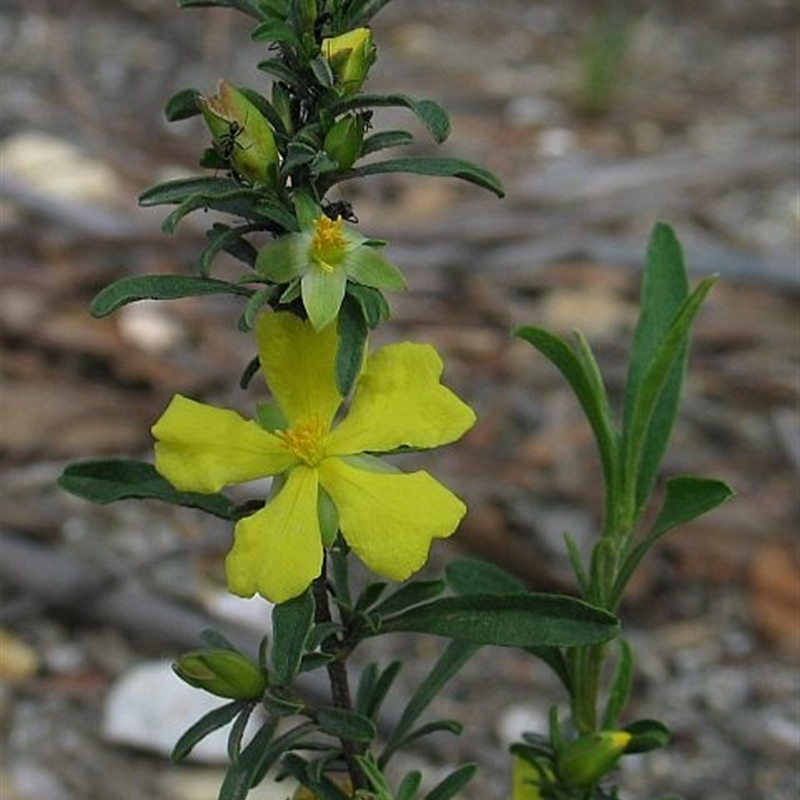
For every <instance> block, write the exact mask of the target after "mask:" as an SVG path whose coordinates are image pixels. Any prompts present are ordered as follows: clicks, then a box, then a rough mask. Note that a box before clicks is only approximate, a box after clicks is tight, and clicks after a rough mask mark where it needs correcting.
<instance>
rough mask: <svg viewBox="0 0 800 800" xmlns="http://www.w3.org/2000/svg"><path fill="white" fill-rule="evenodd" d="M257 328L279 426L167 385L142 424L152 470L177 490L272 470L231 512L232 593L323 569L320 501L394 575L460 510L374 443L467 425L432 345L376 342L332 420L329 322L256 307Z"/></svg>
mask: <svg viewBox="0 0 800 800" xmlns="http://www.w3.org/2000/svg"><path fill="white" fill-rule="evenodd" d="M256 339H257V342H258V350H259V356H260V360H261V369H262V371H263V373H264V377H265V379H266V383H267V386H268V387H269V389H270V391H271V393H272V396H273V398H274V400H275V402H276V404H277V407H278V410H279V412H280V415H281V416H282V417H283V419H284V423H282V424H281V425H280V426H277V427H276V428H274V429H272V430H267V429H266V428H265V427H262V426H261V425H259V424H258V423H256V422H251V421H248V420H245V419H244V418H243V417H241V416H240V415H239V414H237V413H236V412H234V411H230V410H227V409H220V408H215V407H213V406H209V405H205V404H203V403H198V402H195V401H194V400H190V399H188V398H186V397H183V396H181V395H176V396H175V397H174V398H173V399H172V401H171V403H170V404H169V406H168V407H167V409H166V411H165V412H164V414H163V415H162V416H161V418H160V419H159V420H158V421H157V422H156V424H155V425H154V426H153V436H154V437H155V439H156V445H155V453H156V469H157V470H158V472H159V473H160V474H161V475H163V476H164V477H165V478H166V479H167V480H168V481H170V483H172V484H173V486H175V488H176V489H179V490H181V491H195V492H207V493H211V492H217V491H219V490H220V489H222V488H223V487H224V486H226V485H229V484H232V483H241V482H244V481H249V480H253V479H256V478H261V477H265V476H268V475H271V476H279V477H278V478H277V479H276V486H277V491H276V492H273V493H271V496H270V497H269V498H268V500H267V503H266V504H265V506H264V507H263V508H262V509H260V510H259V511H257V512H256V513H254V514H252V515H251V516H249V517H245V518H243V519H241V520H239V521H238V522H237V523H236V529H235V532H234V545H233V548H232V549H231V551H230V553H229V554H228V556H227V558H226V561H225V568H226V573H227V579H228V587H229V589H230V591H231V592H233V593H234V594H237V595H241V596H243V597H250V596H252V595H253V594H255V593H256V592H257V593H259V594H261V595H263V596H264V597H266V598H267V599H269V600H271V601H273V602H275V603H282V602H284V601H286V600H289V599H291V598H292V597H295V596H297V595H299V594H301V593H302V592H303V591H304V590H305V589H306V587H307V586H308V585H309V584H310V583H311V582H312V581H313V580H314V579H315V578H316V577H317V576H318V575H319V574H320V570H321V567H322V553H323V539H324V540H325V542H324V543H325V544H328V543H330V542H329V538H330V537H331V534H330V533H329V532H328V531H327V530H326V528H327V527H328V525H327V524H325V519H326V517H327V518H328V519H330V513H331V507H332V508H333V509H335V511H334V517H335V520H336V525H337V526H338V529H339V530H340V531H341V533H342V536H343V537H344V539H345V540H346V541H347V543H348V545H349V546H350V547H351V548H352V549H353V551H354V552H355V553H356V554H357V555H358V557H359V558H360V559H361V560H362V561H363V562H364V563H365V564H366V565H367V566H368V567H369V568H370V569H371V570H373V571H374V572H376V573H379V574H380V575H383V576H384V577H387V578H390V579H392V580H398V581H399V580H405V579H406V578H408V577H409V576H410V575H411V574H412V573H413V572H415V571H416V570H418V569H419V568H420V567H421V566H422V565H423V564H424V563H425V561H426V559H427V556H428V551H429V549H430V545H431V542H432V540H433V539H437V538H443V537H446V536H449V535H450V534H451V533H453V531H454V530H455V529H456V527H457V525H458V523H459V522H460V520H461V518H462V517H463V515H464V513H465V511H466V507H465V506H464V504H463V503H462V502H461V500H459V499H458V498H457V497H456V496H455V495H454V494H452V493H451V492H450V491H449V490H448V489H446V488H445V487H444V486H442V485H441V484H440V483H439V482H438V481H436V480H435V479H434V478H433V477H431V475H429V474H428V473H427V472H424V471H419V472H413V473H402V472H400V471H398V470H396V469H394V468H393V467H390V466H388V465H385V464H383V463H381V462H380V461H378V460H377V459H375V458H373V457H372V456H371V454H372V453H376V452H377V453H380V452H384V453H385V452H389V451H392V450H395V449H397V448H399V447H402V446H408V447H414V448H431V447H437V446H439V445H442V444H447V443H448V442H452V441H455V440H456V439H458V438H459V437H460V436H462V435H463V434H464V433H465V432H466V431H467V430H468V429H469V428H470V427H472V425H473V424H474V422H475V415H474V413H473V411H472V409H470V408H469V406H467V405H466V404H465V403H463V402H462V401H461V400H460V399H459V398H458V397H457V396H456V395H455V394H453V393H452V392H451V391H450V390H449V389H447V388H446V387H445V386H443V385H442V384H441V383H440V377H441V374H442V361H441V359H440V358H439V356H438V354H437V353H436V351H435V350H434V349H433V348H432V347H430V346H429V345H420V344H412V343H410V342H401V343H398V344H390V345H387V346H385V347H382V348H380V349H378V350H376V351H375V352H373V353H372V354H370V355H369V356H368V357H367V358H366V359H365V363H364V366H363V368H362V371H361V374H360V376H359V378H358V380H357V382H356V386H355V392H354V395H353V399H352V402H351V403H350V407H349V410H348V412H347V414H346V415H344V417H343V418H341V419H339V418H338V416H337V414H338V412H339V411H340V408H341V405H342V402H343V398H342V397H341V396H340V395H339V393H338V391H337V389H336V382H335V376H334V364H335V357H336V348H337V333H336V326H335V325H330V326H328V327H327V328H325V329H323V330H322V331H320V332H317V331H315V330H314V328H313V327H312V325H311V324H310V323H309V322H307V321H302V320H300V319H299V318H298V317H296V316H295V315H293V314H290V313H288V312H279V313H267V314H263V315H262V316H261V317H260V318H259V319H258V321H257V324H256ZM321 519H322V520H323V525H322V526H321V521H320V520H321ZM333 535H335V530H334V533H333Z"/></svg>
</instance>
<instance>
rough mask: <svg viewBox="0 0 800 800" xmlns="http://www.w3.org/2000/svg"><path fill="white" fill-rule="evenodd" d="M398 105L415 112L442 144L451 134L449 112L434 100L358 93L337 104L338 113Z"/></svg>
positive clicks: (432, 135)
mask: <svg viewBox="0 0 800 800" xmlns="http://www.w3.org/2000/svg"><path fill="white" fill-rule="evenodd" d="M387 106H397V107H401V108H407V109H408V110H409V111H411V112H412V113H414V114H415V115H416V116H417V118H418V119H419V121H420V122H422V124H423V125H424V126H425V127H426V129H427V130H428V133H429V134H430V135H431V138H432V139H433V140H434V141H435V142H436V143H437V144H441V143H442V142H444V141H445V140H446V139H447V137H448V136H449V135H450V118H449V117H448V116H447V112H446V111H445V110H444V109H443V108H442V107H441V106H440V105H439V104H438V103H437V102H435V101H433V100H415V99H414V98H413V97H409V96H408V95H405V94H366V93H364V94H357V95H355V96H353V97H350V98H348V99H347V100H344V101H343V102H341V103H338V104H336V106H334V108H333V113H335V114H336V115H338V114H340V113H342V112H344V111H349V110H351V109H353V108H382V107H387Z"/></svg>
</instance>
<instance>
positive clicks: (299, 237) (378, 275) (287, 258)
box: [256, 211, 406, 331]
mask: <svg viewBox="0 0 800 800" xmlns="http://www.w3.org/2000/svg"><path fill="white" fill-rule="evenodd" d="M380 244H381V243H380V242H376V241H374V240H370V239H366V238H364V237H363V236H361V235H360V234H358V233H356V232H355V231H354V230H353V229H352V228H349V227H347V226H345V224H344V221H343V220H342V218H341V217H339V218H338V219H335V220H332V219H330V218H329V217H327V216H326V215H325V214H323V213H321V211H320V213H319V214H318V215H317V216H316V217H315V218H314V219H312V220H306V221H305V223H304V227H303V230H301V231H300V233H291V234H288V235H286V236H282V237H281V238H280V239H278V240H277V241H276V242H273V243H271V244H268V245H266V246H265V247H263V248H262V249H261V250H260V251H259V253H258V257H257V260H256V270H257V271H258V272H259V274H260V275H263V276H264V277H265V278H268V279H269V280H271V281H274V282H275V283H289V282H291V281H293V280H296V279H299V280H300V295H301V297H302V299H303V306H304V308H305V310H306V313H307V314H308V318H309V319H310V320H311V324H312V325H313V326H314V328H315V329H316V330H318V331H320V330H322V329H323V328H325V327H326V326H328V325H330V324H331V322H333V321H334V320H335V319H336V317H337V315H338V314H339V309H340V308H341V305H342V300H343V299H344V295H345V292H346V290H347V281H348V280H350V281H352V282H354V283H360V284H363V285H364V286H371V287H373V288H375V289H381V290H384V289H386V290H401V289H405V287H406V282H405V279H404V278H403V276H402V274H401V273H400V270H398V269H397V267H396V266H395V265H394V264H392V263H391V261H389V259H388V258H386V256H384V255H383V253H381V252H380Z"/></svg>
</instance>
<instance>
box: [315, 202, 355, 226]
mask: <svg viewBox="0 0 800 800" xmlns="http://www.w3.org/2000/svg"><path fill="white" fill-rule="evenodd" d="M322 210H323V211H324V212H325V216H327V217H329V218H330V219H332V220H334V221H336V220H337V219H339V217H341V218H342V219H343V220H344V221H345V222H352V223H353V224H354V225H355V224H356V223H357V222H358V217H357V216H356V215H355V212H354V211H353V204H352V203H348V202H347V200H338V201H336V202H334V203H326V204H325V205H324V206H323V207H322Z"/></svg>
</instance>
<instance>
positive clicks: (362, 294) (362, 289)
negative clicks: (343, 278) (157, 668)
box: [345, 281, 390, 330]
mask: <svg viewBox="0 0 800 800" xmlns="http://www.w3.org/2000/svg"><path fill="white" fill-rule="evenodd" d="M347 298H352V299H353V300H355V301H356V302H357V303H358V304H359V306H361V313H362V314H363V316H364V321H365V322H366V323H367V327H368V328H369V329H370V330H375V328H377V327H378V326H379V325H381V324H383V323H384V322H386V320H387V319H389V316H390V311H389V304H388V303H387V302H386V298H385V297H384V296H383V294H382V293H381V292H380V290H378V289H374V288H373V287H372V286H363V285H361V284H359V283H352V282H351V281H348V282H347V293H346V294H345V300H347Z"/></svg>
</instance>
